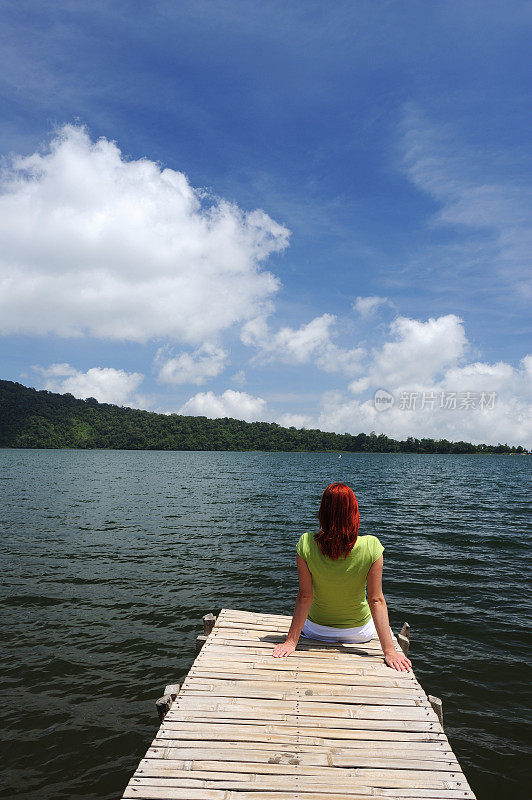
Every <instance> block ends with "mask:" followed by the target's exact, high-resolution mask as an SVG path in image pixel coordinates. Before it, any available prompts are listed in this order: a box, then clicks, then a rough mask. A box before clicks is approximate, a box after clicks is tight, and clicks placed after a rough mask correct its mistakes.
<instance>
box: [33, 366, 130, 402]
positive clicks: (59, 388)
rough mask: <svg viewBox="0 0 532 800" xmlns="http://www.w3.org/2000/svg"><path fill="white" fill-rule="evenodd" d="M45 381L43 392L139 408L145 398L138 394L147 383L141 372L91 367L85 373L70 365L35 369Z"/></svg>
mask: <svg viewBox="0 0 532 800" xmlns="http://www.w3.org/2000/svg"><path fill="white" fill-rule="evenodd" d="M34 369H35V371H36V372H38V373H40V374H41V375H42V376H43V378H44V388H45V389H48V390H49V391H51V392H60V393H61V394H64V393H66V392H70V394H73V395H74V397H79V398H81V399H85V398H86V397H95V398H96V400H98V401H99V402H100V403H113V404H116V405H119V406H121V405H126V406H138V405H141V404H142V398H139V397H137V395H136V392H137V389H138V388H139V386H140V384H141V383H142V381H143V380H144V376H143V375H141V373H140V372H126V371H125V370H123V369H114V368H113V367H92V368H91V369H88V370H87V371H86V372H82V371H80V370H77V369H75V368H74V367H72V366H70V364H51V365H50V366H49V367H34Z"/></svg>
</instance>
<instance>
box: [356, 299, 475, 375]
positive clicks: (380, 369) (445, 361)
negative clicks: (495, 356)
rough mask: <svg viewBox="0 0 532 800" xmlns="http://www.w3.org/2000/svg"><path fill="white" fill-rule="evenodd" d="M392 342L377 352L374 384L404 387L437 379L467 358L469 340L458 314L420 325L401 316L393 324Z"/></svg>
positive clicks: (391, 328) (372, 373)
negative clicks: (462, 358) (465, 355)
mask: <svg viewBox="0 0 532 800" xmlns="http://www.w3.org/2000/svg"><path fill="white" fill-rule="evenodd" d="M390 333H391V335H392V337H393V339H392V341H388V342H385V344H384V345H383V346H382V348H380V349H378V350H376V351H374V352H373V363H372V365H371V367H370V377H371V378H372V379H373V382H374V383H381V384H382V385H383V386H390V387H393V388H401V387H404V386H409V387H414V386H417V385H418V384H420V383H425V382H427V381H431V380H433V379H434V378H435V377H436V376H438V375H439V374H440V373H441V372H442V370H444V369H445V368H447V367H450V366H451V365H455V364H456V363H457V362H458V360H459V359H460V358H461V357H462V356H463V355H464V353H465V351H466V347H467V339H466V335H465V331H464V326H463V323H462V320H461V319H460V318H459V317H457V316H455V315H454V314H447V315H446V316H443V317H438V318H437V319H433V318H430V319H428V320H427V321H426V322H419V321H418V320H415V319H409V318H408V317H397V318H396V319H395V320H394V321H393V322H392V323H391V325H390Z"/></svg>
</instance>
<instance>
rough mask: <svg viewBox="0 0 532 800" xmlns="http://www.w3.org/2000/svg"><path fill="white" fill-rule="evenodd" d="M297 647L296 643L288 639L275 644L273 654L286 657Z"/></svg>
mask: <svg viewBox="0 0 532 800" xmlns="http://www.w3.org/2000/svg"><path fill="white" fill-rule="evenodd" d="M295 649H296V643H295V642H291V641H290V640H289V639H287V640H286V642H283V643H282V644H276V645H275V647H274V648H273V653H272V655H273V657H274V658H286V656H289V655H290V653H293V652H294V650H295Z"/></svg>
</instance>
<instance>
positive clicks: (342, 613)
mask: <svg viewBox="0 0 532 800" xmlns="http://www.w3.org/2000/svg"><path fill="white" fill-rule="evenodd" d="M383 552H384V547H383V546H382V545H381V543H380V542H379V540H378V539H377V537H376V536H358V537H357V539H356V542H355V544H354V546H353V548H352V550H351V552H350V553H349V555H348V556H347V557H346V558H343V557H340V558H338V559H332V558H329V557H328V556H326V555H324V554H323V553H322V551H321V549H320V546H319V544H318V543H317V542H316V541H315V540H314V533H312V532H311V531H309V532H307V533H304V534H303V535H302V536H301V538H300V539H299V542H298V544H297V553H298V555H300V556H301V558H303V559H304V560H305V561H306V563H307V566H308V568H309V570H310V573H311V575H312V588H313V593H314V594H313V600H312V604H311V606H310V609H309V612H308V619H309V620H310V621H311V622H315V623H316V624H318V625H328V626H334V627H336V628H356V627H359V626H361V625H365V624H366V622H368V620H369V619H371V610H370V607H369V605H368V602H367V599H366V577H367V574H368V572H369V569H370V567H371V565H372V564H373V563H374V562H375V561H376V560H377V559H378V558H380V556H381V555H382V553H383Z"/></svg>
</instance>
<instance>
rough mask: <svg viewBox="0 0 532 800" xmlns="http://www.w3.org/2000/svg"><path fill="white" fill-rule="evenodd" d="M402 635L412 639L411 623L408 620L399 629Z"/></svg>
mask: <svg viewBox="0 0 532 800" xmlns="http://www.w3.org/2000/svg"><path fill="white" fill-rule="evenodd" d="M399 633H400V634H401V636H406V638H407V639H410V625H409V624H408V622H403V627H402V628H401V630H400V631H399Z"/></svg>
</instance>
